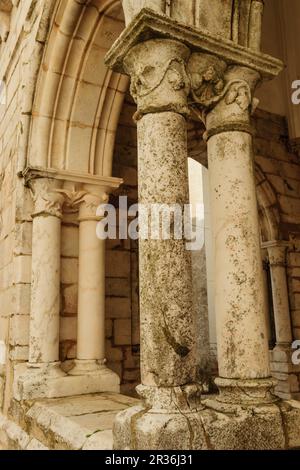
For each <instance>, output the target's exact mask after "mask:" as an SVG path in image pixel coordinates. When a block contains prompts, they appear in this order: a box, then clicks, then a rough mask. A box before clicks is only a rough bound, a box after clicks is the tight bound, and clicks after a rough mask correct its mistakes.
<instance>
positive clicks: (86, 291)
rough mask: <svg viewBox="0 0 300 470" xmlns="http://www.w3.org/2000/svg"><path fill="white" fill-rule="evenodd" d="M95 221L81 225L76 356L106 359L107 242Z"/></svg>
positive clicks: (79, 357)
mask: <svg viewBox="0 0 300 470" xmlns="http://www.w3.org/2000/svg"><path fill="white" fill-rule="evenodd" d="M96 227H97V221H96V220H81V221H80V226H79V277H78V336H77V359H84V360H102V361H103V360H104V358H105V241H104V240H99V239H98V238H97V236H96Z"/></svg>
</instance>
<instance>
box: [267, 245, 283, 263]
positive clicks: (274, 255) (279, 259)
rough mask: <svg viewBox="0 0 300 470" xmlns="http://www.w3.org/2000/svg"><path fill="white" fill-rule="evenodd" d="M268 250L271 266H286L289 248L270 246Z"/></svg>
mask: <svg viewBox="0 0 300 470" xmlns="http://www.w3.org/2000/svg"><path fill="white" fill-rule="evenodd" d="M267 250H268V257H269V264H270V266H281V267H285V266H286V251H287V246H280V245H277V246H275V245H274V246H269V247H268V248H267Z"/></svg>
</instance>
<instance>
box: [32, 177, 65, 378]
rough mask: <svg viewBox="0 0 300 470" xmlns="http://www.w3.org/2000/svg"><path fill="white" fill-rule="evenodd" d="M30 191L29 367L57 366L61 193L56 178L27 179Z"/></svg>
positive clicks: (62, 198)
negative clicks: (32, 211)
mask: <svg viewBox="0 0 300 470" xmlns="http://www.w3.org/2000/svg"><path fill="white" fill-rule="evenodd" d="M31 185H32V188H33V194H34V213H33V214H32V219H33V223H32V281H31V312H30V334H29V362H28V367H29V368H32V369H48V368H49V367H50V368H51V369H53V370H52V371H51V374H52V375H53V374H54V373H55V374H58V375H63V372H62V371H61V370H60V368H59V314H60V239H61V218H62V204H63V202H64V196H63V195H62V194H60V193H59V192H58V189H59V188H60V186H61V185H60V183H59V182H57V181H56V180H51V179H47V178H38V179H34V180H32V181H31Z"/></svg>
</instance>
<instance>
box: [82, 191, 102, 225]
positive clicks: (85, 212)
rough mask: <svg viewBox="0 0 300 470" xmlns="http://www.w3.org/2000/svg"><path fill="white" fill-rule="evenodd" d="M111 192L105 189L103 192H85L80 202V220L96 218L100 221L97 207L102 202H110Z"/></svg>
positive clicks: (95, 219)
mask: <svg viewBox="0 0 300 470" xmlns="http://www.w3.org/2000/svg"><path fill="white" fill-rule="evenodd" d="M108 198H109V194H108V193H106V192H105V191H103V192H102V193H101V194H99V193H98V194H97V193H88V192H87V193H85V194H84V196H82V198H81V200H80V202H79V217H78V220H79V222H83V221H87V220H94V221H99V220H100V217H99V216H97V209H98V207H99V206H100V205H101V204H105V203H107V202H108Z"/></svg>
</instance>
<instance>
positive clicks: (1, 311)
mask: <svg viewBox="0 0 300 470" xmlns="http://www.w3.org/2000/svg"><path fill="white" fill-rule="evenodd" d="M6 3H8V2H6ZM10 3H14V4H17V3H18V2H10ZM31 3H34V2H28V1H26V2H22V4H20V8H17V6H16V7H14V8H13V9H12V11H11V13H10V18H9V20H10V32H11V34H9V36H8V37H7V35H5V37H3V38H2V43H1V53H0V79H1V80H3V82H4V90H5V95H3V96H4V97H5V100H4V101H5V102H4V104H1V105H0V155H1V158H0V185H1V197H0V217H1V219H0V220H1V225H0V341H2V342H3V343H2V350H3V355H4V354H5V356H6V367H5V366H4V365H0V368H1V370H0V374H1V375H2V377H3V379H1V380H0V395H1V396H0V402H1V401H2V399H3V393H2V388H4V387H1V382H2V383H3V382H4V376H6V384H7V387H6V392H5V393H6V397H7V400H6V404H5V406H7V404H8V402H9V397H10V394H11V384H12V376H13V374H12V363H13V362H18V361H23V360H26V359H27V356H28V323H29V313H30V282H31V273H30V271H31V256H30V255H31V224H30V215H29V214H30V211H31V208H32V205H31V196H30V194H29V191H28V190H27V189H25V188H24V184H23V180H22V179H21V178H19V177H18V174H19V171H20V170H22V169H23V168H24V164H25V155H26V149H27V137H28V128H29V122H30V112H31V106H32V99H33V92H34V88H35V81H36V77H37V71H38V67H39V63H40V58H41V52H42V49H43V42H44V40H45V31H46V30H47V25H46V23H47V22H45V24H44V25H43V26H42V27H41V28H40V24H41V20H42V17H43V14H44V10H43V8H39V11H37V9H36V8H31ZM35 3H36V2H35ZM11 6H12V5H11ZM50 6H51V2H48V5H47V8H48V7H49V8H50ZM11 361H12V362H11ZM2 362H5V361H2Z"/></svg>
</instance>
